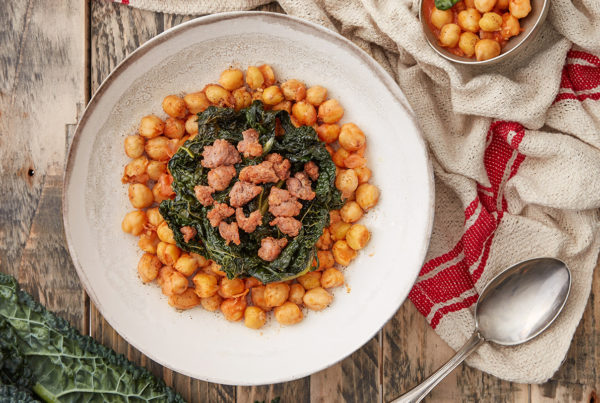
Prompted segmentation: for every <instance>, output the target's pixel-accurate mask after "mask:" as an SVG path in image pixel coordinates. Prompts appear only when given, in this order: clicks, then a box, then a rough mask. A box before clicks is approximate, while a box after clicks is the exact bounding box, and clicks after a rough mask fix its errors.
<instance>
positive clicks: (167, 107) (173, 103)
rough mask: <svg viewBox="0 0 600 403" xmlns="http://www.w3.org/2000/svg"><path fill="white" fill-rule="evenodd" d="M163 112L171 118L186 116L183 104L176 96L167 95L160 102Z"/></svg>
mask: <svg viewBox="0 0 600 403" xmlns="http://www.w3.org/2000/svg"><path fill="white" fill-rule="evenodd" d="M162 108H163V111H165V113H166V114H167V115H169V116H170V117H172V118H180V119H181V118H184V117H185V115H187V110H186V107H185V102H184V101H183V99H181V98H179V97H178V96H177V95H167V96H166V97H165V99H163V101H162Z"/></svg>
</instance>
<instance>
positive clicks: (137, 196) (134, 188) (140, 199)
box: [128, 183, 154, 209]
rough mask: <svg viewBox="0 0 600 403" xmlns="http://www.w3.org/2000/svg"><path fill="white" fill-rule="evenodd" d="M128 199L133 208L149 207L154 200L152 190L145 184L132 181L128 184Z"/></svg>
mask: <svg viewBox="0 0 600 403" xmlns="http://www.w3.org/2000/svg"><path fill="white" fill-rule="evenodd" d="M128 193H129V201H130V202H131V205H132V206H133V207H134V208H137V209H142V208H146V207H150V206H151V205H152V203H153V202H154V196H153V195H152V191H151V190H150V189H149V188H148V186H146V185H142V184H141V183H134V184H132V185H129V191H128Z"/></svg>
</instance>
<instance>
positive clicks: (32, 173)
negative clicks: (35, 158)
mask: <svg viewBox="0 0 600 403" xmlns="http://www.w3.org/2000/svg"><path fill="white" fill-rule="evenodd" d="M27 175H29V176H33V175H35V170H34V169H33V168H29V170H28V171H27Z"/></svg>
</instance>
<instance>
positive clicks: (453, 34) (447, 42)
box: [439, 24, 460, 48]
mask: <svg viewBox="0 0 600 403" xmlns="http://www.w3.org/2000/svg"><path fill="white" fill-rule="evenodd" d="M459 36H460V27H459V26H458V25H456V24H446V25H444V26H443V27H442V29H441V30H440V36H439V40H440V44H441V45H442V46H445V47H448V48H453V47H455V46H456V45H457V44H458V38H459Z"/></svg>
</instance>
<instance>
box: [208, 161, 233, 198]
mask: <svg viewBox="0 0 600 403" xmlns="http://www.w3.org/2000/svg"><path fill="white" fill-rule="evenodd" d="M235 175H236V172H235V167H234V166H233V165H223V166H220V167H216V168H213V169H211V170H210V171H208V185H209V186H210V187H211V188H213V189H214V190H216V191H218V192H220V191H221V190H225V189H227V186H229V182H231V180H232V179H233V178H234V177H235Z"/></svg>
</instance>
